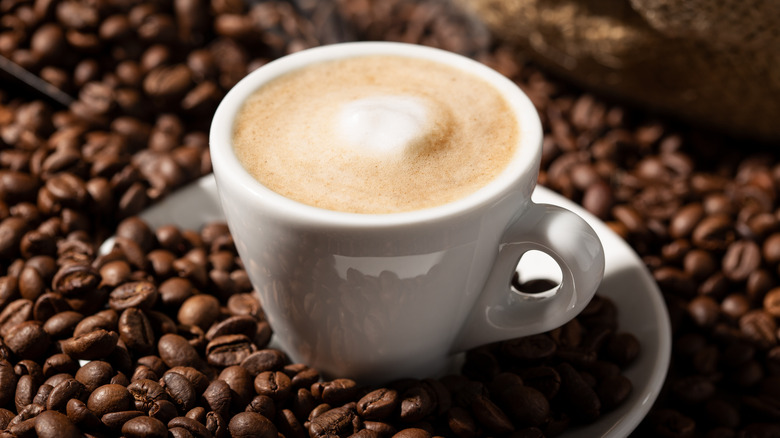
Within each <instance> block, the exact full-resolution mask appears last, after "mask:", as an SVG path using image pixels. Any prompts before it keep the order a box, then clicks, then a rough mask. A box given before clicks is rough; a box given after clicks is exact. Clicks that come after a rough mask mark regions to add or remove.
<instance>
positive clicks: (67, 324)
mask: <svg viewBox="0 0 780 438" xmlns="http://www.w3.org/2000/svg"><path fill="white" fill-rule="evenodd" d="M83 319H84V315H82V314H81V313H79V312H75V311H73V310H66V311H63V312H59V313H57V314H55V315H52V316H51V317H50V318H49V319H47V320H46V322H45V323H44V324H43V329H44V330H45V331H46V333H48V334H49V337H50V338H51V339H64V338H69V337H72V336H73V332H74V330H75V329H76V326H77V325H78V324H79V322H81V320H83Z"/></svg>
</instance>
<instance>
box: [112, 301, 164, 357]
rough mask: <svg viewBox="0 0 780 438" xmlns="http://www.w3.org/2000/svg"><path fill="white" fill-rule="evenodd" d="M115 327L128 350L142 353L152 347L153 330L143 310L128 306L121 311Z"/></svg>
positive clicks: (153, 343)
mask: <svg viewBox="0 0 780 438" xmlns="http://www.w3.org/2000/svg"><path fill="white" fill-rule="evenodd" d="M117 328H118V331H119V338H120V339H121V340H122V342H124V343H125V345H126V346H127V348H129V349H130V350H133V351H134V352H136V353H139V354H144V353H149V352H151V351H152V350H153V349H154V346H155V336H154V332H153V331H152V325H151V323H150V322H149V319H148V318H147V317H146V315H145V314H144V311H143V310H140V309H138V308H135V307H130V308H127V309H125V310H124V311H122V314H121V315H120V317H119V322H118V324H117Z"/></svg>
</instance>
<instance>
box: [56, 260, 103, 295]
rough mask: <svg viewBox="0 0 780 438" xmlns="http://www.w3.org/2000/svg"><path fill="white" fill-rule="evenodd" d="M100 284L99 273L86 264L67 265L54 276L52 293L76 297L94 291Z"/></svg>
mask: <svg viewBox="0 0 780 438" xmlns="http://www.w3.org/2000/svg"><path fill="white" fill-rule="evenodd" d="M99 283H100V273H99V272H98V271H97V270H96V269H95V268H93V267H92V266H90V265H88V264H68V265H65V266H62V267H61V268H60V269H59V270H58V271H57V273H56V274H55V275H54V279H53V280H52V287H53V289H54V291H56V292H58V293H60V294H62V295H63V296H65V297H70V296H77V295H79V294H80V293H82V292H85V291H87V290H91V289H94V288H95V287H96V286H97V285H98V284H99Z"/></svg>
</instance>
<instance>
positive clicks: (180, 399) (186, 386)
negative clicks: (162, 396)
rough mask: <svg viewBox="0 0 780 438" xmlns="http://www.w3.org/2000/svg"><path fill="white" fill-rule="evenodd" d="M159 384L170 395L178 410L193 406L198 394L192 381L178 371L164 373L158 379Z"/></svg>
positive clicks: (183, 410)
mask: <svg viewBox="0 0 780 438" xmlns="http://www.w3.org/2000/svg"><path fill="white" fill-rule="evenodd" d="M160 385H161V386H162V387H163V389H165V392H167V393H168V395H169V396H170V399H171V401H172V402H173V403H174V404H175V405H176V407H177V409H178V410H179V412H186V411H189V410H190V409H192V408H194V407H195V403H196V402H197V401H198V394H197V393H196V391H195V388H194V387H193V385H192V383H190V381H189V380H188V379H187V378H186V377H184V376H183V375H181V374H179V373H165V374H164V375H163V377H162V379H160Z"/></svg>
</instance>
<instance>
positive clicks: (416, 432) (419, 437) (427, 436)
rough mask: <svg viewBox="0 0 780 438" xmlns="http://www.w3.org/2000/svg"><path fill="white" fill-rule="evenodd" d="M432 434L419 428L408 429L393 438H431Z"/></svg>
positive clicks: (400, 431) (402, 430)
mask: <svg viewBox="0 0 780 438" xmlns="http://www.w3.org/2000/svg"><path fill="white" fill-rule="evenodd" d="M431 436H432V435H431V433H430V432H428V431H427V430H425V429H420V428H419V427H408V428H406V429H401V430H399V431H398V432H397V433H396V434H395V435H393V438H431Z"/></svg>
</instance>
